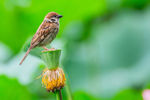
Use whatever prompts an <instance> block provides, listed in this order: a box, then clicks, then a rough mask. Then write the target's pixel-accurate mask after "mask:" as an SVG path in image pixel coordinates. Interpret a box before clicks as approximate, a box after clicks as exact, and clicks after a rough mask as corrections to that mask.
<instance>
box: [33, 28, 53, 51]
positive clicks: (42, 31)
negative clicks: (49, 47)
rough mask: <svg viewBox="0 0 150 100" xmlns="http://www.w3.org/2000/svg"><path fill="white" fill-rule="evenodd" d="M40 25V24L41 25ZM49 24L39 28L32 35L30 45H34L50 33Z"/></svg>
mask: <svg viewBox="0 0 150 100" xmlns="http://www.w3.org/2000/svg"><path fill="white" fill-rule="evenodd" d="M41 27H42V26H41ZM49 31H50V25H49V26H44V27H42V28H40V29H39V30H38V31H37V33H36V34H35V35H34V37H33V38H32V41H31V46H33V48H34V47H36V46H37V45H38V44H40V43H41V41H43V40H44V39H45V37H46V36H47V35H48V34H49V33H50V32H49Z"/></svg>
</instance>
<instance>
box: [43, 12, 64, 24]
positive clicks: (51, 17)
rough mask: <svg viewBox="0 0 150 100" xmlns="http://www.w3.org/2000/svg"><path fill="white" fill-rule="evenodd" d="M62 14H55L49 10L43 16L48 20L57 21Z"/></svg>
mask: <svg viewBox="0 0 150 100" xmlns="http://www.w3.org/2000/svg"><path fill="white" fill-rule="evenodd" d="M61 17H62V15H59V14H57V13H56V12H49V13H48V14H47V15H46V16H45V18H46V19H48V20H49V21H50V22H53V23H56V22H58V21H59V18H61Z"/></svg>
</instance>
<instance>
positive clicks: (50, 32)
mask: <svg viewBox="0 0 150 100" xmlns="http://www.w3.org/2000/svg"><path fill="white" fill-rule="evenodd" d="M60 18H62V15H59V14H57V13H56V12H49V13H48V14H47V15H46V16H45V18H44V20H43V22H42V23H41V25H40V26H39V28H38V29H37V31H36V33H35V34H34V36H33V38H32V40H31V43H30V47H29V48H28V50H27V52H26V53H25V55H24V57H23V58H22V60H21V62H20V63H19V65H21V64H22V63H23V61H24V60H25V58H26V57H27V56H28V54H29V52H30V51H31V50H32V49H33V48H36V47H42V48H43V49H44V50H46V51H47V50H52V49H48V48H47V47H46V45H47V44H50V43H51V42H52V41H53V40H54V39H55V37H56V35H57V33H58V31H59V19H60Z"/></svg>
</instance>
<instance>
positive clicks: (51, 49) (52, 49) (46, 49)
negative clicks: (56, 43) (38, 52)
mask: <svg viewBox="0 0 150 100" xmlns="http://www.w3.org/2000/svg"><path fill="white" fill-rule="evenodd" d="M54 50H56V49H55V48H50V49H48V48H45V50H43V51H42V52H46V51H54Z"/></svg>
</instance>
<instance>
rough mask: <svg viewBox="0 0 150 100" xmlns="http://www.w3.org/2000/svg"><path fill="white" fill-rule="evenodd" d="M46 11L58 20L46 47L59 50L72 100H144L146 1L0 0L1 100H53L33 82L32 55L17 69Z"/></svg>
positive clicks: (36, 66)
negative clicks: (60, 50)
mask: <svg viewBox="0 0 150 100" xmlns="http://www.w3.org/2000/svg"><path fill="white" fill-rule="evenodd" d="M51 11H55V12H57V13H59V14H61V15H63V18H62V19H60V31H59V34H58V35H57V38H56V39H55V40H54V41H53V42H52V43H51V46H52V47H54V48H58V49H62V56H61V66H63V68H64V70H65V72H66V77H67V80H68V84H69V87H70V90H71V94H72V97H73V99H74V100H143V98H142V92H143V91H144V89H149V88H150V1H149V0H0V100H55V95H54V94H52V93H48V92H47V91H46V90H45V88H43V87H42V85H41V79H39V80H36V79H35V78H36V77H37V76H38V75H40V74H41V73H42V70H43V62H42V61H41V60H40V59H39V57H38V56H39V55H40V52H39V51H38V50H37V49H34V50H33V51H31V54H30V55H29V56H28V57H27V59H26V60H25V62H24V63H23V64H22V66H19V65H18V64H19V61H20V60H21V58H22V57H23V56H24V54H25V50H23V48H24V44H25V43H26V41H28V43H29V42H30V40H31V37H32V36H33V34H34V33H35V32H36V30H37V28H38V26H39V25H40V24H41V22H42V21H43V18H44V16H45V15H46V14H47V13H48V12H51ZM28 43H26V44H28ZM62 92H63V98H64V100H69V99H68V98H67V94H66V92H65V88H64V89H63V90H62ZM149 95H150V94H149ZM145 100H150V98H149V99H145Z"/></svg>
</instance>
